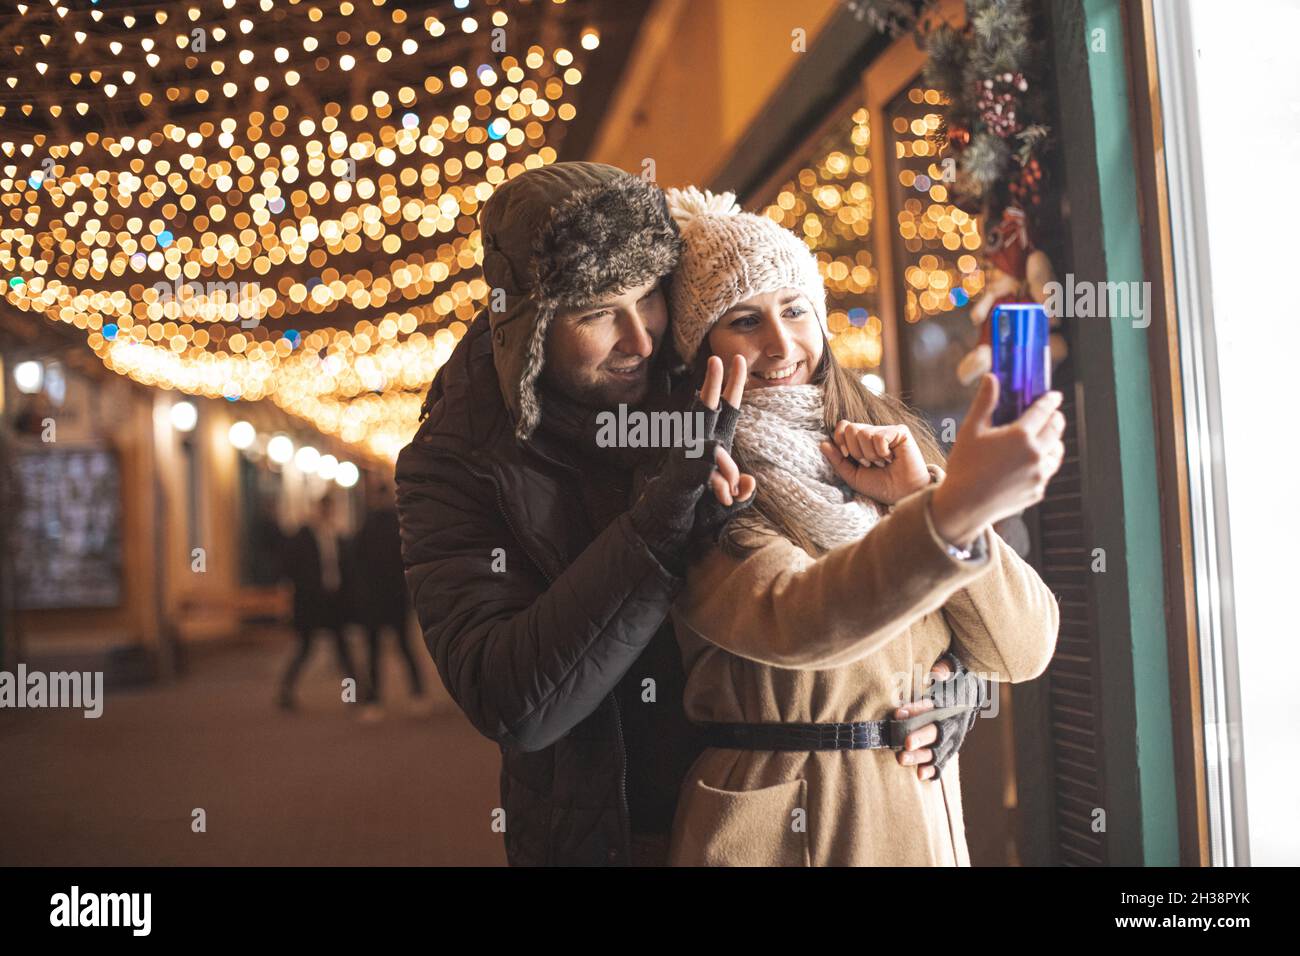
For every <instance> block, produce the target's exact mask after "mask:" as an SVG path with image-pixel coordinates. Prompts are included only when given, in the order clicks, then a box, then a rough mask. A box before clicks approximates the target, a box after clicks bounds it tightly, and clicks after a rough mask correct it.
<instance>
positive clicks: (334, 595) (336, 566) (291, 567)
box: [278, 494, 357, 710]
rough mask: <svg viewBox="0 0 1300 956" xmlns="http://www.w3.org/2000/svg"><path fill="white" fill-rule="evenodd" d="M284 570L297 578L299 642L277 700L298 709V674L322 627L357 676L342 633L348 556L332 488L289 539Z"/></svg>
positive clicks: (344, 667)
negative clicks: (342, 547)
mask: <svg viewBox="0 0 1300 956" xmlns="http://www.w3.org/2000/svg"><path fill="white" fill-rule="evenodd" d="M284 570H285V574H286V575H287V576H288V577H289V578H290V580H292V582H293V624H294V628H295V629H296V630H297V633H298V647H297V649H296V650H295V652H294V655H293V657H292V658H291V659H290V660H289V664H288V666H287V667H286V668H285V671H284V675H283V676H282V677H281V678H280V693H279V697H278V703H279V705H280V707H282V708H283V709H285V710H293V709H294V707H295V703H294V688H295V686H296V685H297V683H298V675H299V674H300V673H301V672H302V668H303V665H304V664H306V663H307V658H308V657H309V656H310V655H311V647H312V640H313V638H314V637H315V635H316V632H317V631H318V630H327V631H329V632H330V636H331V637H332V638H333V641H334V653H335V655H336V656H337V657H338V664H339V670H340V671H341V672H342V674H343V676H344V677H345V678H346V677H350V678H353V679H354V680H355V679H356V676H357V672H356V669H355V668H354V667H353V666H352V655H351V654H349V653H348V644H347V638H346V637H345V636H344V634H343V610H344V608H343V590H342V589H343V562H342V558H341V554H340V541H339V535H338V529H337V528H335V527H334V502H333V501H332V500H331V499H330V496H329V495H328V494H327V495H325V496H324V497H323V498H321V499H320V502H319V504H318V505H317V511H316V520H315V521H314V522H309V523H306V524H304V525H303V526H302V527H301V528H299V529H298V533H297V534H295V535H294V536H293V537H292V538H290V539H289V540H288V541H287V542H286V552H285V561H284Z"/></svg>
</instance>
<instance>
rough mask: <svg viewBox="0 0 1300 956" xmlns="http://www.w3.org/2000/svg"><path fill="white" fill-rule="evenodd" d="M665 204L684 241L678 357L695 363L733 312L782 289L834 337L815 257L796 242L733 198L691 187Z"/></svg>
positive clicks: (677, 276) (678, 280)
mask: <svg viewBox="0 0 1300 956" xmlns="http://www.w3.org/2000/svg"><path fill="white" fill-rule="evenodd" d="M667 197H668V211H669V213H670V214H671V215H672V217H673V219H674V220H676V222H677V228H678V229H679V230H680V231H681V235H682V256H681V259H680V260H679V261H678V264H677V271H676V272H675V273H674V274H673V280H672V326H673V340H674V341H675V343H676V345H677V352H678V354H679V355H680V356H681V357H682V358H683V359H684V360H685V361H686V362H688V363H690V362H693V361H695V356H696V354H697V353H698V352H699V349H700V343H702V342H703V341H704V337H705V336H706V335H708V334H709V330H710V329H711V328H713V325H714V323H715V322H717V321H718V319H720V318H722V316H723V314H724V313H725V312H726V311H727V310H728V309H730V308H731V307H732V306H734V305H735V304H736V303H737V302H743V301H744V300H746V299H748V298H750V297H751V296H755V295H762V294H764V293H767V292H775V291H776V290H778V289H786V288H790V289H798V290H799V291H800V292H802V293H803V294H804V295H805V296H807V298H808V301H809V302H811V303H812V306H813V311H814V312H816V313H817V321H818V322H820V323H821V327H822V331H823V332H824V333H825V335H826V337H827V338H830V329H829V327H828V326H827V324H826V287H825V285H824V284H823V282H822V277H821V273H820V272H819V271H818V269H817V257H816V256H814V255H813V253H812V250H811V249H809V248H808V247H807V246H806V245H805V244H804V243H803V241H802V240H800V239H799V237H798V236H796V235H795V234H794V233H792V232H790V231H789V230H788V229H785V228H784V227H782V226H780V225H778V224H777V223H776V222H775V221H774V220H772V219H769V218H768V217H767V216H759V215H755V214H754V213H749V212H742V211H741V209H740V206H738V205H737V204H736V196H735V194H734V193H729V192H726V193H721V194H719V195H716V196H715V195H714V194H713V193H711V192H709V191H707V190H705V191H704V192H701V191H700V190H699V189H696V188H695V187H694V186H687V187H686V188H685V189H669V190H667Z"/></svg>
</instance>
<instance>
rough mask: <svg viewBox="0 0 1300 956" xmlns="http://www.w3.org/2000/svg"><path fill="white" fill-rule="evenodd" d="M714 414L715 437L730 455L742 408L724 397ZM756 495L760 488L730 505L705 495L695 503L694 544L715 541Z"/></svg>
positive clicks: (705, 543) (692, 535)
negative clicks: (742, 499)
mask: <svg viewBox="0 0 1300 956" xmlns="http://www.w3.org/2000/svg"><path fill="white" fill-rule="evenodd" d="M715 414H716V415H717V421H716V422H715V424H714V427H713V437H714V438H715V439H716V440H717V443H718V445H719V446H721V447H722V448H723V449H725V450H726V451H727V453H728V454H730V452H731V443H732V440H733V439H734V438H735V437H736V423H737V422H739V421H740V409H738V408H736V407H735V406H734V405H732V404H730V403H729V402H728V401H727V400H726V399H725V398H721V399H719V400H718V411H717V412H716V413H715ZM756 497H758V493H757V491H755V492H754V493H753V494H751V495H750V496H749V497H748V498H746V499H745V500H744V501H736V500H733V501H732V503H731V504H730V505H724V504H723V503H722V502H721V501H719V500H718V498H717V496H716V495H713V494H705V495H702V496H701V498H700V502H699V504H698V505H696V506H695V528H694V530H693V531H692V532H691V536H690V540H691V543H692V545H701V546H705V545H711V544H714V543H715V542H716V541H717V540H718V535H719V534H721V533H722V529H723V528H724V527H725V526H726V524H727V522H728V521H730V520H731V519H732V518H733V517H734V516H735V515H737V514H739V513H740V512H742V511H744V510H745V509H746V508H748V507H749V506H750V505H752V504H753V503H754V499H755V498H756Z"/></svg>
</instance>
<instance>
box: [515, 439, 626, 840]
mask: <svg viewBox="0 0 1300 956" xmlns="http://www.w3.org/2000/svg"><path fill="white" fill-rule="evenodd" d="M542 457H543V458H545V457H546V456H545V455H543V456H542ZM547 460H548V461H551V460H553V459H547ZM556 464H559V462H556ZM492 486H493V488H494V489H495V490H496V496H497V505H498V507H499V508H500V509H501V517H502V518H504V519H505V522H506V527H507V528H509V529H510V533H511V534H512V535H514V539H515V541H517V542H519V547H520V549H521V550H522V551H523V552H524V554H526V555H527V556H528V560H529V561H531V562H533V566H534V567H536V568H537V570H538V571H541V572H542V577H544V578H546V583H547V586H550V585H552V584H554V583H555V579H554V578H553V577H551V574H550V572H549V571H547V570H546V565H544V564H542V562H541V561H538V560H537V557H536V556H535V555H534V554H533V553H532V552H531V551H529V550H528V545H526V544H525V543H524V539H523V536H522V535H520V534H519V530H518V529H517V528H516V527H515V523H514V522H513V521H511V520H510V512H509V511H508V510H507V509H506V499H505V495H503V494H501V483H500V482H499V481H493V482H492ZM609 699H610V700H611V701H613V702H614V728H615V730H616V731H617V734H618V793H619V823H621V824H622V829H623V853H624V862H625V863H627V862H630V861H631V857H632V837H631V832H632V825H631V822H630V819H631V816H632V811H631V810H630V809H629V808H628V805H627V745H626V744H625V743H624V741H623V714H622V712H621V710H620V709H619V706H618V694H617V693H613V692H611V693H610V695H609ZM549 844H550V837H549V835H548V837H547V845H548V846H549ZM548 856H549V852H548Z"/></svg>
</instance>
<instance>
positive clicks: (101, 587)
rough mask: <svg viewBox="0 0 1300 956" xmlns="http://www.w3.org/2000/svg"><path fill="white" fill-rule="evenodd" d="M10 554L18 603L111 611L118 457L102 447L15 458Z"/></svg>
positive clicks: (117, 572)
mask: <svg viewBox="0 0 1300 956" xmlns="http://www.w3.org/2000/svg"><path fill="white" fill-rule="evenodd" d="M15 466H16V467H15V471H16V473H17V474H16V477H17V492H18V494H17V498H18V501H17V506H18V507H17V520H16V521H15V522H14V526H13V533H12V535H11V537H10V546H11V548H12V549H13V552H14V555H13V557H14V562H13V563H14V571H15V579H16V580H15V583H16V584H17V588H16V598H17V605H18V607H19V608H25V609H45V608H78V607H113V606H115V605H117V604H119V603H120V602H121V599H122V508H121V488H120V477H119V467H118V461H117V455H116V454H115V453H114V452H112V451H109V450H107V449H103V448H93V447H92V448H87V447H81V448H66V449H53V448H51V449H46V450H41V451H29V452H24V453H21V454H19V455H18V457H17V461H16V462H15Z"/></svg>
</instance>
